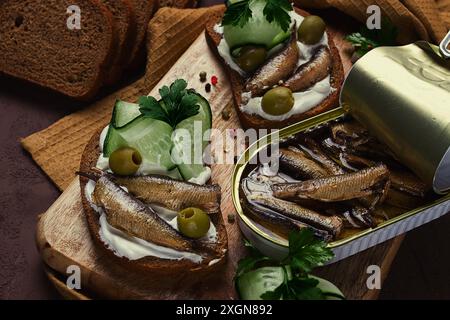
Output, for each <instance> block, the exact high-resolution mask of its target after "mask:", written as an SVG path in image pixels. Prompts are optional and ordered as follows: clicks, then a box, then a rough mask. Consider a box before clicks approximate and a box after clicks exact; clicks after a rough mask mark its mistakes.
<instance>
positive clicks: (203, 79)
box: [199, 71, 208, 82]
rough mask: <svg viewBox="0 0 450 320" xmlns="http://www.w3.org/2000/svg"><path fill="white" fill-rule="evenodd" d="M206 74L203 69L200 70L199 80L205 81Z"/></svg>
mask: <svg viewBox="0 0 450 320" xmlns="http://www.w3.org/2000/svg"><path fill="white" fill-rule="evenodd" d="M207 75H208V74H207V73H206V72H205V71H202V72H200V75H199V76H200V81H201V82H206V76H207Z"/></svg>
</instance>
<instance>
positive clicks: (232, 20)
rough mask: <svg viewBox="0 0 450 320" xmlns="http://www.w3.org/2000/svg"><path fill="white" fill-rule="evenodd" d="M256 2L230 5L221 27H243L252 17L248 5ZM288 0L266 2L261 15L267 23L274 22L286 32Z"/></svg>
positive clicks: (243, 1) (289, 18)
mask: <svg viewBox="0 0 450 320" xmlns="http://www.w3.org/2000/svg"><path fill="white" fill-rule="evenodd" d="M252 1H257V0H242V1H238V2H235V3H233V4H230V5H229V7H228V9H227V11H226V12H225V15H224V17H223V20H222V25H223V26H226V25H232V26H239V27H243V26H244V25H245V24H246V23H247V22H248V20H250V18H251V17H252V16H253V14H252V10H251V8H250V4H251V2H252ZM292 10H293V8H292V4H291V3H290V2H289V0H266V5H265V7H264V10H263V14H264V16H265V17H266V19H267V21H268V22H272V21H274V22H275V23H276V24H278V25H279V26H280V27H281V29H282V30H283V31H284V32H286V31H287V30H288V29H289V26H290V24H291V17H290V16H289V14H288V11H292Z"/></svg>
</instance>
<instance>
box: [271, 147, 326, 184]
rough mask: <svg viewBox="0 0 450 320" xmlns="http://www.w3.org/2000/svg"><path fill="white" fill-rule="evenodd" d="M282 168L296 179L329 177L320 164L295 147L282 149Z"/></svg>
mask: <svg viewBox="0 0 450 320" xmlns="http://www.w3.org/2000/svg"><path fill="white" fill-rule="evenodd" d="M280 168H281V170H282V171H285V172H286V173H288V174H289V175H290V176H292V177H293V178H295V179H319V178H323V177H326V176H327V175H328V172H327V171H326V170H325V169H324V168H323V167H322V166H321V165H320V164H318V163H317V162H315V161H314V160H312V159H309V158H308V157H307V156H306V154H305V153H304V152H303V151H301V150H299V149H297V148H294V147H289V148H281V149H280Z"/></svg>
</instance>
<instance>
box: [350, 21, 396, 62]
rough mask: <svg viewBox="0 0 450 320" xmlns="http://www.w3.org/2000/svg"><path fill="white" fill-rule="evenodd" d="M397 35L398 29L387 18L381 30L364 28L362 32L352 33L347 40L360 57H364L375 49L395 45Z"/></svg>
mask: <svg viewBox="0 0 450 320" xmlns="http://www.w3.org/2000/svg"><path fill="white" fill-rule="evenodd" d="M397 35H398V29H397V27H396V26H395V25H393V24H392V22H391V21H389V20H388V19H387V18H385V19H383V20H382V21H381V29H374V30H369V29H368V28H367V27H366V26H364V27H363V28H361V30H360V32H356V33H352V34H350V35H348V36H347V37H346V38H345V39H346V40H347V41H349V42H351V43H352V44H353V46H354V47H355V48H356V53H357V54H358V56H360V57H362V56H363V55H365V54H366V53H367V52H369V51H370V50H372V49H374V48H377V47H381V46H393V45H395V44H396V40H397Z"/></svg>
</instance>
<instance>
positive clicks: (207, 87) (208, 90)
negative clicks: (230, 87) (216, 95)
mask: <svg viewBox="0 0 450 320" xmlns="http://www.w3.org/2000/svg"><path fill="white" fill-rule="evenodd" d="M205 91H206V92H208V93H210V92H211V84H210V83H207V84H206V85H205Z"/></svg>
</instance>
